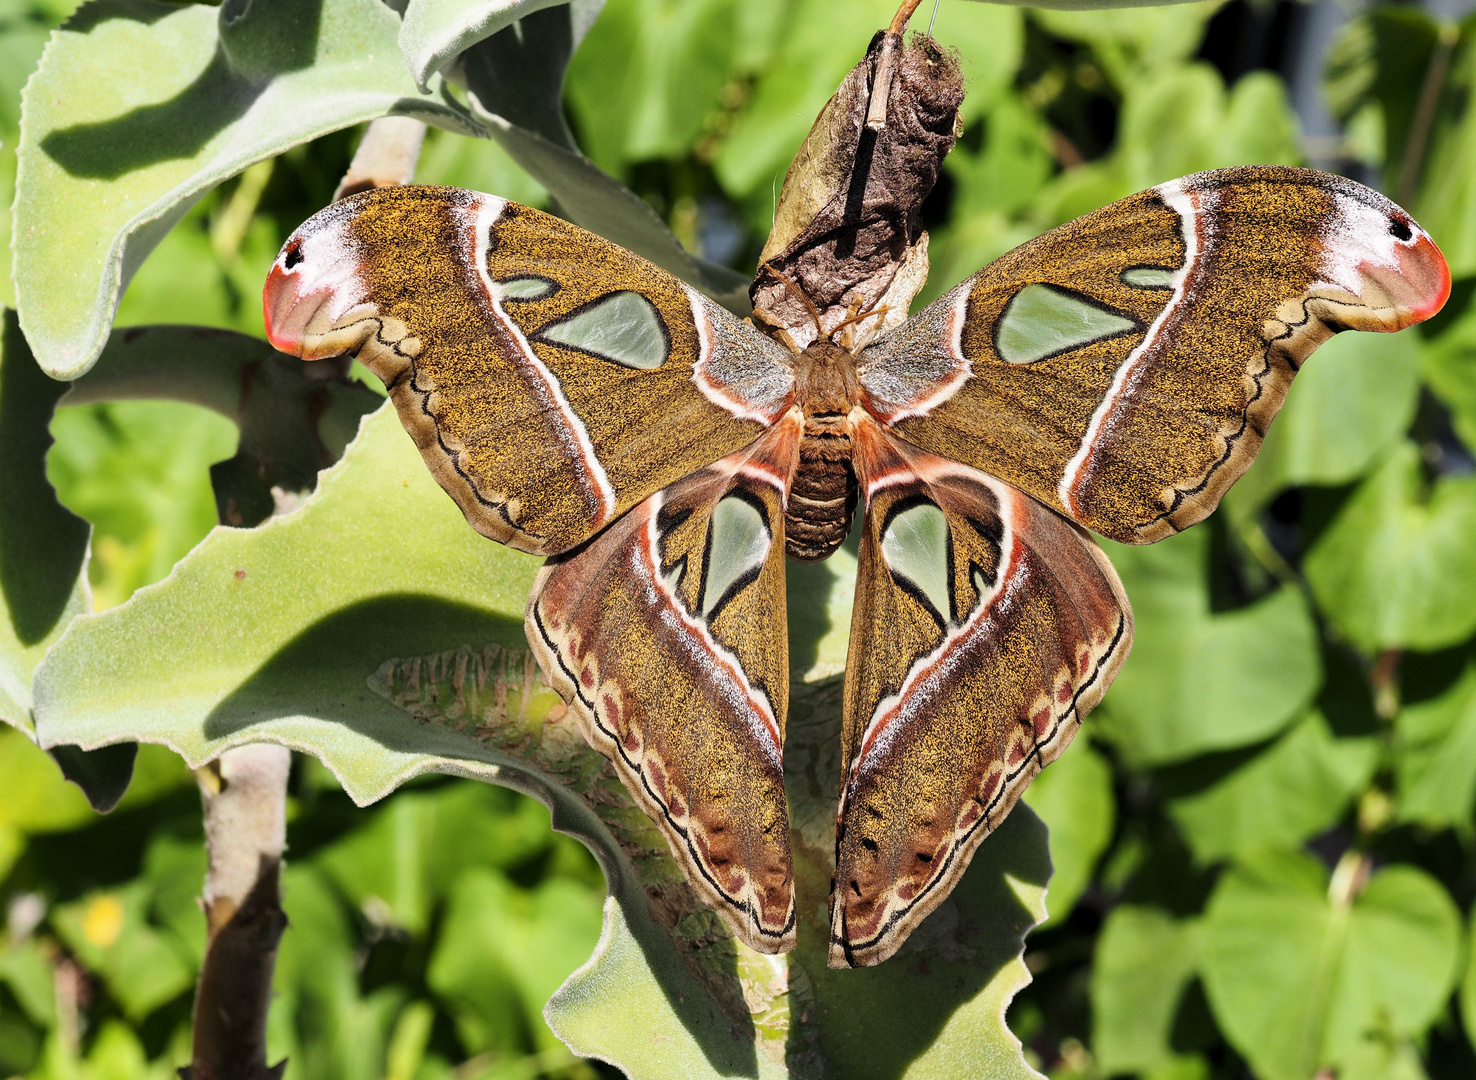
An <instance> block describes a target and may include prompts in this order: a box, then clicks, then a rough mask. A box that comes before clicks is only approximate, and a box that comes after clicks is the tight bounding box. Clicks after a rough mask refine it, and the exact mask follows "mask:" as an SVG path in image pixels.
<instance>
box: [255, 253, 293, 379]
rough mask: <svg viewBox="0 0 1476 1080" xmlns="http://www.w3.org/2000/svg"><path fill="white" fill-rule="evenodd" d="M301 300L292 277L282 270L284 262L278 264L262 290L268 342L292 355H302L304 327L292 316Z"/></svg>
mask: <svg viewBox="0 0 1476 1080" xmlns="http://www.w3.org/2000/svg"><path fill="white" fill-rule="evenodd" d="M297 301H298V296H297V287H296V285H295V284H294V283H293V281H292V276H291V275H290V274H288V273H287V272H286V271H285V270H283V269H282V266H281V264H280V262H278V263H276V264H274V265H273V266H272V269H271V273H269V274H267V279H266V284H265V285H264V286H263V287H262V290H261V310H262V316H263V318H264V319H265V321H266V335H267V340H268V341H270V342H271V343H272V348H274V349H276V350H278V351H279V352H284V353H287V354H288V355H289V356H301V355H302V327H301V326H299V325H296V320H293V319H292V317H291V316H292V313H293V309H294V308H296V307H297Z"/></svg>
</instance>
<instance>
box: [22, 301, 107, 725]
mask: <svg viewBox="0 0 1476 1080" xmlns="http://www.w3.org/2000/svg"><path fill="white" fill-rule="evenodd" d="M0 319H3V324H0V461H4V462H5V466H4V468H0V720H3V721H5V722H6V723H8V724H13V725H15V726H16V727H18V728H20V729H21V730H22V731H25V732H27V733H28V734H30V735H32V736H33V737H34V733H35V730H36V729H35V725H34V724H33V723H32V721H31V675H32V672H34V671H35V669H36V665H37V664H39V663H40V662H41V658H42V657H43V656H45V655H46V650H47V649H49V648H50V647H51V645H52V643H53V642H55V641H56V639H57V638H58V637H60V636H61V633H62V631H63V630H65V629H66V627H67V624H68V623H69V622H71V620H72V619H73V618H74V617H75V616H77V615H79V614H81V613H82V612H84V611H89V610H91V607H92V596H91V593H90V592H89V590H88V587H87V542H88V537H89V535H90V532H91V530H90V529H89V528H88V525H87V522H85V521H83V520H82V519H81V518H79V517H77V516H76V515H75V514H73V513H72V512H71V511H69V510H67V509H66V508H65V507H63V506H62V505H61V503H59V502H58V501H57V499H56V493H55V492H54V491H52V489H51V485H50V484H49V483H47V482H46V451H47V449H49V448H50V446H51V433H50V432H49V431H48V430H47V425H48V424H50V423H51V412H52V409H53V408H54V407H55V405H56V402H57V399H59V398H60V397H61V396H62V394H64V393H65V392H66V389H67V387H66V384H65V383H59V382H55V381H53V380H51V379H48V378H47V377H46V376H45V375H44V374H42V372H41V369H40V368H38V367H37V366H36V364H35V362H34V361H33V360H32V359H31V351H30V349H29V348H27V347H26V339H25V338H24V337H22V336H21V332H20V327H19V326H18V325H17V324H16V318H15V312H13V311H5V312H3V313H0Z"/></svg>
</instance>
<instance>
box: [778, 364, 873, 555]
mask: <svg viewBox="0 0 1476 1080" xmlns="http://www.w3.org/2000/svg"><path fill="white" fill-rule="evenodd" d="M795 399H796V401H797V402H798V404H799V406H800V408H801V409H802V410H803V411H804V414H805V433H804V436H803V438H801V440H800V448H799V468H798V469H796V470H795V474H794V482H793V484H792V485H791V487H790V490H789V507H788V509H787V510H786V511H785V514H784V531H785V548H786V550H787V551H788V552H789V556H790V558H793V559H802V560H804V561H806V562H810V561H813V560H815V559H823V558H825V557H826V556H827V555H829V554H830V553H831V552H833V551H834V550H835V549H836V548H838V547H840V545H841V543H842V541H844V540H845V538H846V534H847V533H849V532H850V531H851V519H852V517H854V516H855V513H856V497H857V487H856V474H855V472H853V471H852V469H851V424H850V413H851V409H852V408H853V407H854V406H855V405H856V403H857V402H858V401H859V400H860V389H859V384H858V382H857V380H856V361H855V358H854V357H853V356H852V355H851V354H850V353H848V352H846V351H845V350H844V349H839V348H836V347H835V346H834V345H831V344H829V343H827V342H816V343H815V344H814V345H811V346H810V347H809V348H808V349H806V350H805V351H804V352H803V353H801V354H800V355H799V356H798V357H796V358H795Z"/></svg>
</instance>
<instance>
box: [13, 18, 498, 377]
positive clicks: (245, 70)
mask: <svg viewBox="0 0 1476 1080" xmlns="http://www.w3.org/2000/svg"><path fill="white" fill-rule="evenodd" d="M398 31H399V20H398V19H397V18H396V17H395V14H394V12H392V11H391V10H390V9H389V8H387V7H385V6H384V5H383V4H379V3H377V2H375V0H321V2H317V0H282V2H279V3H274V4H252V5H248V4H246V3H243V2H237V0H232V2H230V3H227V4H225V5H224V6H222V7H221V8H219V9H215V8H211V7H201V6H196V5H185V6H178V5H174V4H167V3H160V2H156V0H126V2H125V0H97V2H95V3H93V4H90V5H88V7H87V9H86V10H85V12H83V13H82V14H81V15H79V16H78V17H76V18H74V19H72V20H71V21H70V22H69V23H68V24H67V28H66V29H65V30H62V31H60V32H59V33H58V34H57V35H56V36H55V37H53V39H52V40H51V42H50V43H49V44H48V45H47V48H46V53H45V56H44V57H43V58H42V61H41V66H40V68H39V69H38V70H37V73H36V75H35V77H34V78H32V80H31V82H30V83H29V84H28V86H27V89H26V97H25V103H24V106H23V115H22V136H21V144H20V148H19V160H20V172H19V176H18V179H17V195H16V211H15V213H16V218H15V220H16V248H15V276H16V295H17V298H18V302H19V306H20V308H21V311H22V312H23V316H22V318H23V322H24V325H25V328H26V334H27V337H28V338H29V339H30V342H31V345H32V347H33V348H34V349H35V350H36V356H37V359H38V360H39V361H40V363H41V365H42V366H43V367H44V368H45V369H46V370H47V371H48V372H50V373H51V374H53V375H54V376H56V377H58V378H75V377H76V376H77V375H79V374H81V373H82V372H84V371H86V370H87V369H88V368H89V367H91V366H92V363H93V361H94V360H95V359H96V358H97V355H98V353H99V352H100V351H101V349H102V346H103V343H104V341H105V340H106V338H107V334H108V329H109V325H110V322H111V320H112V316H113V311H114V308H115V307H116V306H117V303H118V297H119V295H120V294H121V292H122V290H123V289H124V288H125V287H126V286H127V284H128V281H129V279H130V278H131V277H132V276H133V274H134V272H135V271H136V270H137V269H138V267H139V264H140V263H142V262H143V259H144V257H145V256H146V255H147V254H148V253H149V251H150V250H151V249H152V248H153V247H154V245H156V244H157V243H159V241H160V240H161V239H163V237H164V235H165V234H166V233H167V232H168V231H169V229H170V228H171V227H172V226H173V225H174V224H175V222H177V221H179V220H180V218H181V217H183V216H184V214H185V213H186V211H188V210H189V208H190V207H191V206H192V205H193V204H194V202H195V201H196V200H197V199H199V198H200V197H201V196H202V195H203V194H204V193H205V192H206V191H208V190H209V189H210V188H212V187H213V186H215V185H216V184H218V183H220V182H221V181H222V180H225V179H226V178H228V177H230V176H233V175H235V174H236V173H238V172H240V171H241V170H243V169H245V168H246V167H247V166H248V165H251V164H252V163H253V162H256V161H260V160H262V159H264V158H267V157H270V156H272V155H274V154H278V153H280V152H282V151H283V150H286V149H288V148H289V147H292V146H295V145H297V144H298V143H302V142H307V141H309V140H310V139H313V138H316V137H317V136H319V135H322V134H325V133H327V132H330V131H335V130H338V129H339V128H344V127H348V126H350V125H353V124H357V123H361V122H363V121H365V120H369V119H372V118H374V117H376V116H381V115H384V114H386V113H390V112H403V113H408V114H411V115H415V116H420V117H422V118H424V119H427V120H429V121H431V122H433V123H440V124H445V125H450V126H452V127H454V128H459V129H461V130H467V131H473V130H476V129H475V126H474V125H472V124H470V123H469V122H468V121H467V120H465V119H464V118H463V114H462V113H461V112H460V111H459V110H458V109H456V108H453V107H452V106H451V105H450V104H447V103H446V102H445V101H443V100H442V99H440V98H435V97H424V96H422V95H421V94H420V93H419V92H418V91H417V90H416V88H415V83H414V81H413V80H412V79H411V77H410V73H409V72H408V70H406V67H405V62H404V58H403V57H402V56H401V54H400V51H399V49H398V47H397V46H396V45H395V36H396V34H397V33H398Z"/></svg>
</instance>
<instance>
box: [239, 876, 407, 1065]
mask: <svg viewBox="0 0 1476 1080" xmlns="http://www.w3.org/2000/svg"><path fill="white" fill-rule="evenodd" d="M282 909H283V910H284V911H285V912H286V913H287V919H288V922H289V924H290V925H291V927H292V930H291V932H290V933H288V934H285V935H284V936H283V938H282V944H281V946H280V947H279V948H278V951H277V966H276V970H275V971H274V973H273V978H272V991H273V997H274V1001H273V1007H272V1010H271V1012H270V1013H269V1014H268V1027H267V1059H268V1060H269V1061H272V1062H276V1061H280V1060H281V1059H282V1058H284V1057H285V1058H286V1059H287V1072H286V1077H285V1080H315V1078H317V1077H324V1076H331V1077H334V1078H335V1080H381V1078H382V1076H383V1073H382V1069H383V1067H384V1057H385V1042H386V1036H387V1033H388V1031H389V1030H390V1024H391V1022H392V1021H393V1018H394V1016H395V1014H396V1013H397V1012H398V1011H399V1010H400V1007H401V1006H402V1004H403V1003H404V999H405V991H404V989H402V988H401V987H398V986H394V985H390V986H384V987H380V988H379V989H378V990H374V991H371V992H370V993H368V994H363V995H361V993H360V989H359V977H358V976H359V972H358V959H359V958H358V957H357V956H356V954H355V948H356V945H357V942H356V941H355V939H354V934H353V932H352V930H351V928H350V925H349V923H348V920H347V917H346V913H345V911H344V909H343V906H342V905H341V904H340V903H339V901H338V898H337V897H336V896H335V894H334V892H333V887H332V886H331V885H330V884H329V883H328V881H327V879H326V878H324V876H323V875H322V874H321V872H319V871H318V870H317V869H316V868H315V867H313V866H312V865H311V864H306V865H292V864H289V865H288V867H287V869H286V871H285V873H284V875H283V889H282Z"/></svg>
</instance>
